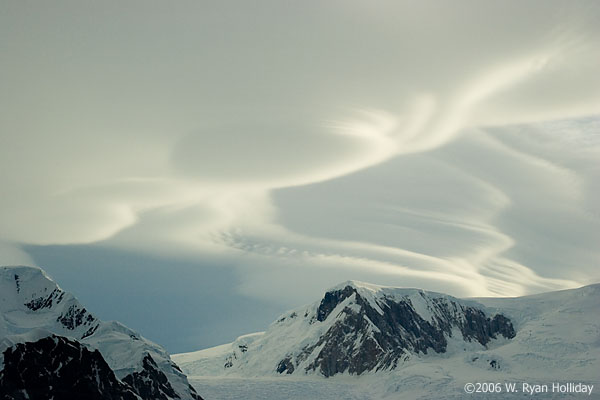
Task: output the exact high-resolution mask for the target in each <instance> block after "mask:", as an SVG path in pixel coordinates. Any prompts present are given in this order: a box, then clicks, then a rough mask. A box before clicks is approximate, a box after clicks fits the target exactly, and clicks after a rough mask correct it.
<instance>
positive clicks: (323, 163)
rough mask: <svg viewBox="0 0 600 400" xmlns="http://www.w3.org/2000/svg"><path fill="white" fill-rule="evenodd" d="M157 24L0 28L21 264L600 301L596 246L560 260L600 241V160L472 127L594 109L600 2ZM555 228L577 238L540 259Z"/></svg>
mask: <svg viewBox="0 0 600 400" xmlns="http://www.w3.org/2000/svg"><path fill="white" fill-rule="evenodd" d="M163 7H164V4H161V3H159V2H157V3H155V4H152V7H151V6H149V5H148V4H144V6H143V7H139V8H135V9H131V10H125V11H124V10H121V9H117V8H115V6H113V5H109V4H103V5H91V4H69V5H68V12H67V4H66V3H64V4H58V5H56V6H54V5H53V6H44V5H39V7H36V9H35V10H32V9H29V8H28V6H27V5H25V4H21V3H11V4H9V5H7V7H6V9H5V12H4V13H3V14H2V16H0V18H1V20H0V34H1V35H2V37H5V38H9V40H8V41H7V43H9V45H7V46H6V48H5V51H4V52H3V54H4V55H5V57H4V59H3V71H5V73H4V75H3V78H2V82H1V84H2V86H1V87H2V90H3V93H8V94H10V95H7V96H3V97H2V99H0V107H2V109H3V115H4V117H3V118H2V120H0V129H1V136H0V138H1V139H2V146H0V167H1V168H0V185H1V187H2V188H3V193H2V196H1V197H0V241H2V242H3V243H5V244H4V246H5V247H6V249H8V248H9V247H10V248H11V249H12V250H11V252H12V253H13V256H12V257H11V259H12V258H14V257H15V256H14V255H17V254H22V253H19V252H18V251H17V248H18V246H19V244H20V243H21V244H22V243H29V244H51V243H61V244H68V243H92V242H99V241H104V243H105V244H106V245H110V246H122V247H133V248H138V249H141V250H143V251H148V252H152V251H156V252H173V253H181V252H189V254H197V253H198V252H215V253H228V254H229V253H232V252H233V253H235V254H237V252H241V254H244V255H248V254H262V256H260V257H262V258H261V260H262V261H260V262H259V263H263V262H265V261H264V259H267V260H269V261H268V263H271V264H277V263H279V262H280V261H281V259H282V257H283V256H285V257H288V258H289V257H299V256H298V255H300V258H298V260H306V262H311V263H313V262H314V263H315V265H324V266H329V267H331V265H332V264H340V265H346V266H348V270H352V271H354V272H356V271H358V270H361V268H362V269H364V270H367V271H379V272H381V273H385V274H387V275H386V276H388V275H389V274H392V275H394V274H396V275H398V276H404V277H407V276H413V277H418V278H419V279H422V280H421V281H419V282H417V283H419V284H421V285H425V286H427V282H434V281H435V282H443V281H452V282H454V283H453V284H455V285H457V287H461V288H463V289H465V288H466V289H467V290H470V291H472V292H473V293H477V294H485V293H495V294H508V293H512V294H516V293H523V292H528V291H535V290H540V289H543V288H547V287H563V286H572V285H576V284H579V283H582V282H585V281H586V278H585V274H586V273H587V272H589V267H588V266H589V265H591V264H593V262H594V261H593V260H594V257H595V256H596V253H595V252H594V251H592V250H593V249H594V244H593V241H589V240H587V239H582V240H578V242H579V244H573V243H571V244H570V246H566V245H560V244H559V242H560V241H561V240H562V241H563V242H569V241H570V240H571V239H570V238H572V237H579V236H582V235H588V236H589V235H591V236H594V235H597V233H598V225H597V224H596V219H595V218H596V217H595V215H596V214H593V211H589V210H590V209H591V207H592V206H590V204H594V201H595V196H596V194H595V193H596V192H595V191H594V190H595V189H593V183H590V182H591V181H592V180H590V178H589V177H588V175H589V174H590V172H589V170H590V169H593V167H592V166H590V165H591V164H590V162H591V161H590V158H591V159H593V157H595V156H596V155H597V153H594V151H595V150H589V151H591V152H592V154H593V156H589V155H588V156H586V157H588V158H585V157H583V158H582V157H580V155H577V154H575V153H577V150H576V149H577V148H578V146H579V145H578V144H573V143H571V144H570V145H569V146H570V147H569V148H570V149H571V150H570V151H572V152H573V154H571V155H570V156H569V157H566V158H567V161H568V162H567V164H568V165H562V164H561V162H564V161H565V160H564V159H562V158H561V157H560V156H558V155H557V153H556V152H552V153H551V154H545V153H544V154H542V155H539V154H536V152H538V151H540V150H539V149H538V148H536V146H538V147H541V148H542V149H544V148H545V146H546V144H547V143H549V142H551V143H555V142H556V140H554V139H552V140H550V139H548V137H547V136H543V135H542V136H539V137H535V135H531V134H528V135H506V137H505V135H504V133H498V134H490V133H489V132H488V133H485V134H484V133H482V131H480V130H478V129H479V128H480V127H490V126H496V127H500V126H507V125H509V124H513V125H514V124H526V123H527V124H532V123H537V122H539V121H548V120H551V119H552V120H556V119H561V118H570V119H573V118H579V117H581V116H583V115H590V114H595V113H597V112H598V110H600V81H599V80H598V79H596V75H597V71H598V70H599V69H600V61H599V59H598V58H597V57H596V56H595V54H596V53H597V49H598V47H599V45H600V29H599V28H598V25H597V23H595V22H596V21H597V18H598V16H599V15H600V7H599V6H598V5H597V4H594V3H588V2H571V3H569V4H568V5H566V4H564V3H562V2H556V3H554V2H544V3H543V5H541V4H537V3H535V2H530V3H528V4H517V3H514V4H502V5H500V4H482V3H477V2H469V1H464V2H459V3H457V4H453V5H452V6H450V5H449V4H448V5H447V4H441V3H438V4H435V5H434V4H433V3H430V4H414V3H410V4H409V3H403V2H390V3H387V2H382V3H381V4H379V5H378V7H372V8H369V10H365V9H364V6H363V5H362V4H361V3H360V2H345V3H344V4H336V3H321V4H300V3H298V4H282V3H278V2H275V3H273V4H270V5H269V7H267V8H263V7H262V6H258V7H255V6H252V7H250V9H248V7H249V5H247V4H238V5H237V6H236V7H235V8H231V7H229V6H228V5H226V4H212V5H208V4H200V3H189V4H185V5H184V6H182V7H181V8H177V9H169V11H168V12H166V10H163V9H162V8H163ZM160 10H162V11H161V12H159V11H160ZM533 11H535V12H533ZM73 15H79V16H80V17H81V18H77V19H74V18H72V16H73ZM249 15H251V16H253V17H252V18H248V16H249ZM442 15H443V17H441V16H442ZM134 28H135V29H134ZM569 126H570V127H571V129H574V130H576V131H578V132H579V131H582V130H583V131H585V129H583V128H581V126H580V125H579V123H578V122H577V123H575V122H574V123H570V125H569ZM546 128H547V127H546ZM546 128H544V129H546ZM498 129H500V128H498ZM511 129H512V128H511ZM487 131H488V130H486V132H487ZM499 132H501V131H499ZM502 132H503V131H502ZM588 134H589V132H587V131H586V132H585V133H584V134H583V136H586V135H588ZM463 136H464V137H465V138H467V139H464V141H463V139H462V138H463ZM521 136H525V137H527V138H530V142H526V143H523V140H522V138H521ZM515 137H518V138H519V139H518V140H517V139H515ZM506 138H509V139H510V140H511V141H512V142H510V143H508V142H506V143H505V142H504V140H507V139H506ZM451 144H452V145H451ZM453 144H457V146H454V145H453ZM458 144H460V145H458ZM445 145H446V147H448V150H447V151H446V150H445V151H444V152H439V151H438V149H440V147H442V146H445ZM532 147H534V148H535V149H534V150H532ZM567 147H568V146H567ZM469 151H471V153H469ZM472 152H481V154H485V156H481V158H478V157H473V153H472ZM417 154H418V155H417ZM422 154H425V155H422ZM397 157H400V158H397ZM466 160H468V162H467V161H466ZM506 163H507V164H508V165H506V166H505V164H506ZM514 165H519V166H520V168H522V169H516V168H514ZM371 170H373V171H379V172H377V173H373V175H369V171H371ZM363 173H367V175H364V174H363ZM379 173H381V174H383V175H378V174H379ZM347 176H351V177H352V178H351V179H350V180H348V181H346V180H344V179H345V178H343V177H347ZM362 176H370V178H369V179H371V180H366V181H364V180H362V178H361V177H362ZM391 177H396V178H398V179H400V178H402V179H403V181H402V184H401V185H400V184H397V183H394V182H400V181H401V180H399V181H394V180H393V179H391ZM513 178H515V179H513ZM517 178H519V179H517ZM526 178H527V179H528V180H525V179H526ZM339 179H342V180H341V181H340V180H339ZM548 181H551V182H552V184H549V183H548ZM339 182H353V183H352V184H351V185H350V186H349V188H345V189H344V191H342V192H343V193H345V196H347V197H349V198H351V199H352V201H348V198H346V197H340V196H339V193H337V192H336V191H335V190H337V189H339V186H338V185H340V183H339ZM325 183H326V184H327V187H331V188H334V189H333V191H330V190H325V189H321V188H322V187H325V186H321V185H323V184H325ZM303 185H304V186H305V187H307V188H309V189H306V188H305V187H302V186H303ZM329 185H330V186H329ZM382 185H383V187H382ZM524 185H529V186H528V187H530V188H532V189H531V190H528V191H522V190H521V189H522V186H524ZM553 185H555V186H556V187H560V189H555V188H554V186H553ZM342 186H343V185H342ZM290 187H294V188H296V189H294V190H292V189H288V190H290V192H289V193H294V195H296V194H302V193H305V192H304V191H305V190H308V193H314V194H311V195H306V196H308V197H305V203H304V205H302V207H300V206H299V205H298V204H295V202H294V201H293V199H289V198H288V199H287V200H285V199H284V200H281V199H282V198H284V197H285V196H283V195H282V194H280V192H275V191H276V190H277V189H282V188H290ZM336 188H337V189H336ZM590 188H592V189H590ZM321 190H323V191H322V192H321ZM363 191H368V192H369V193H370V194H371V195H364V194H363V193H361V192H363ZM342 192H340V193H342ZM273 193H275V194H274V195H273ZM281 193H284V192H281ZM319 193H320V194H319ZM272 196H274V199H275V200H273V198H272ZM282 196H283V197H282ZM313 196H318V197H316V200H315V197H313ZM536 196H543V197H545V198H547V199H553V200H552V201H549V204H548V203H544V205H543V206H537V207H536V205H537V203H536V201H534V200H532V199H535V198H536ZM323 210H328V212H327V213H326V214H324V213H323ZM365 210H367V211H369V212H366V211H365ZM542 211H543V212H542ZM590 212H591V213H592V214H590ZM555 213H556V214H557V215H560V216H561V219H560V226H561V227H562V226H564V225H569V226H572V227H573V226H574V227H576V228H569V229H566V230H565V232H568V234H567V233H565V234H563V235H556V238H557V240H554V241H552V240H545V238H544V235H542V232H548V231H553V232H554V231H557V230H559V229H560V228H559V225H557V224H559V222H556V224H553V223H550V222H549V218H548V216H549V215H553V214H555ZM294 215H295V217H294ZM314 215H317V216H319V218H318V219H317V220H315V219H314V218H313V216H314ZM590 215H592V217H591V218H590ZM534 216H535V218H534ZM299 218H305V220H306V221H309V220H310V221H314V224H312V226H309V224H307V223H306V221H304V223H303V222H302V221H297V219H299ZM295 219H296V220H295ZM348 220H351V221H354V222H353V224H348V223H347V221H348ZM557 221H558V220H557ZM525 225H527V226H528V227H529V228H527V229H525V228H524V226H525ZM559 239H560V240H559ZM531 243H535V245H531ZM528 246H533V247H532V248H531V249H527V247H528ZM548 246H550V247H551V248H550V249H547V247H548ZM559 248H560V249H561V250H562V251H564V252H563V253H562V254H564V255H565V256H564V257H559V255H558V254H557V251H555V250H556V249H559ZM586 253H587V254H589V255H588V256H585V255H583V254H586ZM6 254H8V250H6ZM550 254H552V255H553V256H557V257H558V258H555V260H560V261H561V265H558V263H557V262H553V261H552V257H550V256H549V255H550ZM567 256H568V257H567ZM306 257H308V258H306ZM569 257H570V260H571V261H569ZM24 258H25V257H24ZM544 263H545V264H547V266H546V267H544V266H543V265H542V264H544ZM360 266H362V267H360ZM561 268H562V269H561ZM565 270H568V271H578V272H576V273H573V274H572V275H573V276H571V277H569V276H567V275H568V274H566V273H564V271H565ZM519 274H521V275H522V276H525V277H526V279H522V280H519V279H517V277H518V276H519ZM451 276H452V278H451ZM388 277H389V276H388ZM415 279H416V278H415ZM440 289H443V288H440Z"/></svg>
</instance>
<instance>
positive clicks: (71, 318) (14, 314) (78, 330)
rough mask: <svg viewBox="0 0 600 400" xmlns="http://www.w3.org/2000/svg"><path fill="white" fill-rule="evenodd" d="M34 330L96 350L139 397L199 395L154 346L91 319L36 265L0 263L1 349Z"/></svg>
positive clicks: (188, 399) (192, 398)
mask: <svg viewBox="0 0 600 400" xmlns="http://www.w3.org/2000/svg"><path fill="white" fill-rule="evenodd" d="M36 330H42V331H44V332H46V333H48V334H50V333H51V334H54V335H56V336H58V337H69V338H74V339H76V340H77V341H78V342H79V343H80V345H82V346H87V348H89V349H97V350H98V351H99V352H100V354H102V357H103V359H104V360H105V361H106V363H107V364H108V366H109V368H110V369H111V370H112V371H113V372H114V375H115V376H116V378H117V379H120V380H121V382H122V381H123V380H124V378H125V377H126V376H128V375H130V377H129V378H130V379H131V382H133V383H134V385H133V388H134V389H136V390H138V391H139V393H144V396H146V395H148V396H147V397H144V396H142V397H143V398H144V399H149V400H150V399H182V400H197V399H198V398H199V396H198V394H197V393H196V391H195V390H194V389H193V388H192V387H191V386H190V384H189V382H188V380H187V377H186V376H185V374H183V373H182V372H181V370H180V369H179V368H178V367H177V365H175V363H174V362H173V361H172V360H171V358H170V356H169V354H168V353H167V352H166V351H165V350H164V349H163V348H162V347H160V346H159V345H157V344H155V343H152V342H151V341H149V340H147V339H145V338H144V337H142V336H140V335H139V334H138V333H137V332H135V331H133V330H131V329H129V328H127V327H126V326H124V325H122V324H120V323H118V322H116V321H110V322H104V321H101V320H100V319H98V318H96V317H95V316H94V315H93V314H92V313H90V312H89V311H88V310H87V309H86V308H85V307H84V306H83V305H82V304H81V303H80V302H79V301H78V300H77V299H76V298H75V297H74V296H73V295H72V294H70V293H68V292H65V291H63V290H62V289H61V288H60V287H59V286H58V285H57V284H56V283H55V282H54V281H53V280H52V279H50V278H49V277H48V276H47V275H46V274H45V273H44V271H42V270H41V269H39V268H35V267H23V266H19V267H0V349H5V348H6V346H9V347H12V346H13V345H14V344H15V343H28V342H32V341H33V340H31V338H29V337H27V338H23V337H21V336H22V335H27V334H28V333H30V332H32V331H36ZM37 337H38V336H36V339H35V340H37ZM1 368H2V357H1V356H0V369H1ZM152 379H157V381H156V382H154V381H152ZM142 380H144V382H143V384H142ZM0 393H1V392H0ZM165 396H166V397H165ZM81 398H84V397H81ZM58 399H59V398H55V400H58Z"/></svg>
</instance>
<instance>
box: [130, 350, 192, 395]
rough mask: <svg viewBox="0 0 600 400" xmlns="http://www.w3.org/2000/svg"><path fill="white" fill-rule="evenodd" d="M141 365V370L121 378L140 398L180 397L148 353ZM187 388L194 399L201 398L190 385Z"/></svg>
mask: <svg viewBox="0 0 600 400" xmlns="http://www.w3.org/2000/svg"><path fill="white" fill-rule="evenodd" d="M142 365H143V369H142V371H139V372H134V373H132V374H129V375H127V376H126V377H124V378H123V382H125V383H127V384H128V385H129V386H131V387H132V388H133V389H134V390H135V392H136V393H137V394H138V395H140V397H141V398H142V399H144V400H169V399H179V398H180V397H179V395H178V394H177V393H176V392H175V390H173V387H172V386H171V383H169V380H168V379H167V377H166V375H165V374H164V373H163V372H162V371H161V370H160V369H159V368H158V366H157V365H156V362H155V361H154V359H153V358H152V356H150V354H146V355H145V356H144V359H143V361H142ZM189 390H190V393H191V395H192V397H193V398H194V399H197V400H202V398H201V397H200V396H198V394H197V393H196V390H195V389H194V388H193V387H192V386H191V385H190V386H189Z"/></svg>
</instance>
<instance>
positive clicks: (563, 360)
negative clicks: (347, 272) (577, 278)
mask: <svg viewBox="0 0 600 400" xmlns="http://www.w3.org/2000/svg"><path fill="white" fill-rule="evenodd" d="M599 310H600V285H592V286H587V287H583V288H580V289H573V290H566V291H559V292H551V293H545V294H540V295H535V296H525V297H518V298H478V299H459V298H455V297H452V296H449V295H445V294H441V293H434V292H428V291H424V290H418V289H403V288H391V287H382V286H376V285H371V284H366V283H361V282H355V281H350V282H345V283H343V284H341V285H338V286H336V287H334V288H332V289H330V290H328V291H327V292H326V293H325V294H324V296H323V297H322V298H321V299H320V300H319V301H317V302H315V303H313V304H311V305H308V306H305V307H300V308H298V309H295V310H291V311H289V312H287V313H285V314H283V315H281V317H279V318H278V319H277V320H276V321H275V322H274V323H273V324H271V326H269V328H268V329H267V331H266V332H260V333H255V334H250V335H246V336H242V337H240V338H238V339H237V340H236V341H234V342H233V343H229V344H225V345H221V346H218V347H215V348H211V349H206V350H200V351H197V352H193V353H186V354H179V355H174V356H173V358H174V360H176V361H177V363H178V364H179V365H180V366H181V367H182V369H183V371H184V372H185V373H187V374H188V376H190V379H191V380H192V381H193V382H195V384H196V387H202V386H203V385H204V386H206V387H207V388H210V385H214V384H216V382H221V383H219V384H220V385H221V388H222V387H224V386H223V382H226V381H223V380H222V381H219V380H218V379H215V378H219V377H220V378H223V379H225V378H226V379H230V380H231V379H241V378H250V377H251V378H253V379H254V380H255V381H256V380H257V379H262V378H268V379H267V380H264V382H265V384H271V383H269V382H272V381H273V379H274V378H275V377H279V380H280V381H281V382H286V379H288V382H289V379H301V382H302V379H309V378H310V379H309V381H306V382H309V383H307V385H313V384H314V382H315V381H314V379H315V378H318V377H322V378H323V377H325V378H329V379H328V380H330V382H343V383H344V384H345V385H348V386H351V385H352V384H353V383H356V382H360V388H361V390H363V389H364V388H369V389H368V393H369V394H368V397H367V398H386V397H395V396H396V397H397V396H398V392H402V393H403V398H408V399H410V398H435V397H440V396H442V397H445V398H457V399H458V398H462V397H464V395H465V393H464V391H463V387H464V385H465V384H466V383H468V382H529V383H545V384H548V383H551V382H553V380H554V381H568V380H570V381H571V382H592V383H593V382H598V375H597V371H599V370H600V361H599V360H600V357H599V356H600V318H599V317H600V314H599ZM349 376H355V378H354V379H353V380H348V377H349ZM209 377H210V379H209ZM311 377H312V378H311ZM336 379H337V380H336ZM340 379H341V380H342V381H340ZM238 384H239V383H238ZM357 387H358V386H357ZM518 390H520V391H521V392H523V389H521V388H520V387H519V389H518ZM560 395H562V396H564V393H563V394H560ZM506 396H508V394H507V393H505V397H506ZM559 397H560V396H559ZM247 398H252V397H251V396H250V395H248V397H247ZM289 398H293V396H289ZM298 398H302V397H298ZM353 398H362V397H360V396H358V397H353Z"/></svg>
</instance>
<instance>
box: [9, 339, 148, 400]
mask: <svg viewBox="0 0 600 400" xmlns="http://www.w3.org/2000/svg"><path fill="white" fill-rule="evenodd" d="M0 395H1V397H0V399H2V400H9V399H10V400H21V399H22V400H25V399H29V400H47V399H52V398H54V399H61V400H71V399H72V400H79V399H89V400H138V399H139V398H138V396H137V395H136V394H135V393H134V392H133V391H132V390H131V388H130V387H129V386H127V385H126V384H123V383H122V382H120V381H119V380H118V379H117V378H116V377H115V374H114V373H113V371H112V370H111V369H110V367H109V366H108V364H107V363H106V361H104V358H103V357H102V355H101V354H100V352H99V351H98V350H94V351H90V350H88V349H87V348H86V347H85V346H83V345H82V344H81V343H79V342H77V341H75V340H70V339H67V338H65V337H61V336H55V335H53V336H49V337H46V338H43V339H40V340H38V341H37V342H28V343H18V344H16V345H15V346H13V347H9V348H8V349H6V350H5V351H4V369H3V370H2V371H0Z"/></svg>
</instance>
